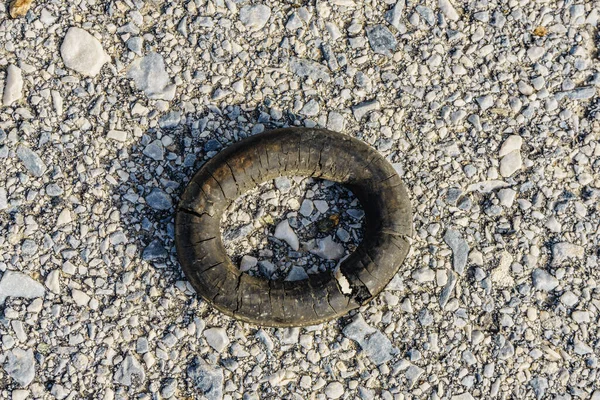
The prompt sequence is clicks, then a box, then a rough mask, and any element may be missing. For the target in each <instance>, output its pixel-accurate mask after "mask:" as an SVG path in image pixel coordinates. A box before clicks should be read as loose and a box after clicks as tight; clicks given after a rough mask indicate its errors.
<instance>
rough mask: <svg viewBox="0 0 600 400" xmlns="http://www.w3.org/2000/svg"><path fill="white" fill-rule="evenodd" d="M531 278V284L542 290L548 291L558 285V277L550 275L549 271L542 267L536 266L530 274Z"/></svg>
mask: <svg viewBox="0 0 600 400" xmlns="http://www.w3.org/2000/svg"><path fill="white" fill-rule="evenodd" d="M531 278H532V279H533V286H534V287H535V288H536V289H538V290H542V291H544V292H549V291H551V290H554V288H556V287H557V286H558V283H559V282H558V279H556V278H555V277H554V276H552V275H550V273H548V272H546V271H544V270H543V269H540V268H536V269H535V270H534V271H533V273H532V274H531Z"/></svg>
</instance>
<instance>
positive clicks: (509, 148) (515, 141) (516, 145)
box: [498, 135, 523, 157]
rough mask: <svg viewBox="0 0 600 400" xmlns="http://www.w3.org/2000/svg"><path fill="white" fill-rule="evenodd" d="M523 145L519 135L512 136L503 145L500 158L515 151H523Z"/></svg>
mask: <svg viewBox="0 0 600 400" xmlns="http://www.w3.org/2000/svg"><path fill="white" fill-rule="evenodd" d="M522 145H523V138H522V137H521V136H519V135H511V136H509V137H507V138H506V140H505V141H504V143H502V147H500V152H499V153H498V155H499V156H500V157H504V156H505V155H507V154H508V153H511V152H513V151H515V150H521V146H522Z"/></svg>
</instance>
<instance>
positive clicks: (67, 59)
mask: <svg viewBox="0 0 600 400" xmlns="http://www.w3.org/2000/svg"><path fill="white" fill-rule="evenodd" d="M60 55H61V57H62V59H63V62H64V63H65V66H66V67H67V68H70V69H72V70H75V71H77V72H79V73H80V74H82V75H85V76H91V77H93V76H96V75H98V73H99V72H100V69H102V66H103V65H104V64H105V63H107V62H108V61H110V57H109V56H108V55H107V54H106V53H105V52H104V49H103V48H102V44H100V42H99V41H98V39H96V38H95V37H94V36H92V35H90V34H89V33H88V32H87V31H85V30H83V29H81V28H78V27H75V26H74V27H71V28H69V30H68V31H67V34H66V36H65V39H64V40H63V43H62V45H61V47H60Z"/></svg>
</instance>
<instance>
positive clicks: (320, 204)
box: [313, 200, 329, 214]
mask: <svg viewBox="0 0 600 400" xmlns="http://www.w3.org/2000/svg"><path fill="white" fill-rule="evenodd" d="M313 203H314V205H315V207H316V208H317V211H318V212H320V213H322V214H323V213H326V212H327V210H329V204H328V203H327V202H326V201H325V200H315V201H313Z"/></svg>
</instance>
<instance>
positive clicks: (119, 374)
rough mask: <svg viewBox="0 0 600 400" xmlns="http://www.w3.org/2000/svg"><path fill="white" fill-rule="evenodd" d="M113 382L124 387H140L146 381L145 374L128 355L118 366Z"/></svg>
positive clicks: (135, 359) (137, 362) (139, 365)
mask: <svg viewBox="0 0 600 400" xmlns="http://www.w3.org/2000/svg"><path fill="white" fill-rule="evenodd" d="M113 380H114V381H115V383H119V384H121V385H124V386H131V387H141V386H142V385H143V384H144V383H145V381H146V373H145V372H144V367H142V365H141V364H140V362H139V361H138V359H137V358H136V357H135V356H134V355H132V354H128V355H127V356H126V357H125V359H123V361H122V362H121V364H120V365H119V368H118V369H117V371H116V372H115V375H114V378H113Z"/></svg>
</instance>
